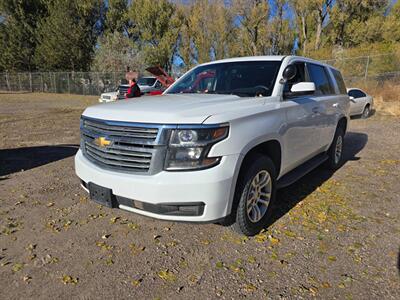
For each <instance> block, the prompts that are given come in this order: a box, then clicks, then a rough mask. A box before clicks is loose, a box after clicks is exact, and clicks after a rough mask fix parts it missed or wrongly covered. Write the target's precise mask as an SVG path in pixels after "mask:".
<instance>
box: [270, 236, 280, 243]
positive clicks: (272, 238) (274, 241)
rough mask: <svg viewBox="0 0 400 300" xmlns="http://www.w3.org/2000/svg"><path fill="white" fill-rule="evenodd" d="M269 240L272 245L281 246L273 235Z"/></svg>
mask: <svg viewBox="0 0 400 300" xmlns="http://www.w3.org/2000/svg"><path fill="white" fill-rule="evenodd" d="M268 240H269V241H270V242H271V244H272V245H277V244H279V239H277V238H275V237H273V236H272V235H269V236H268Z"/></svg>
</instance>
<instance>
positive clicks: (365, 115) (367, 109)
mask: <svg viewBox="0 0 400 300" xmlns="http://www.w3.org/2000/svg"><path fill="white" fill-rule="evenodd" d="M370 114H371V109H370V107H369V104H367V105H366V106H365V107H364V110H363V112H362V114H361V118H362V119H367V118H368V117H369V116H370Z"/></svg>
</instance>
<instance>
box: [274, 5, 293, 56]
mask: <svg viewBox="0 0 400 300" xmlns="http://www.w3.org/2000/svg"><path fill="white" fill-rule="evenodd" d="M274 5H275V10H276V13H275V15H274V16H273V17H272V19H271V20H270V22H269V23H270V24H269V27H270V28H271V29H270V30H269V38H270V43H271V46H270V49H269V53H270V54H275V55H277V54H291V53H292V52H293V47H294V38H295V32H294V30H293V29H292V28H291V24H290V21H289V18H288V16H285V14H284V12H285V11H286V8H287V7H288V3H287V1H285V0H277V1H275V3H274Z"/></svg>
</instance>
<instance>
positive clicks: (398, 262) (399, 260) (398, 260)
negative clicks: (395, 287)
mask: <svg viewBox="0 0 400 300" xmlns="http://www.w3.org/2000/svg"><path fill="white" fill-rule="evenodd" d="M397 268H398V269H399V276H400V250H399V256H398V258H397Z"/></svg>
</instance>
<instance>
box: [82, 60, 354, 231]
mask: <svg viewBox="0 0 400 300" xmlns="http://www.w3.org/2000/svg"><path fill="white" fill-rule="evenodd" d="M348 119H349V97H348V95H347V93H346V87H345V85H344V82H343V79H342V76H341V74H340V72H339V71H338V70H336V69H334V68H333V67H331V66H328V65H325V64H322V63H320V62H317V61H314V60H310V59H307V58H302V57H296V56H260V57H244V58H233V59H226V60H220V61H215V62H211V63H207V64H202V65H199V66H197V67H195V68H193V69H192V70H190V71H189V72H187V73H186V74H185V75H184V76H182V77H181V78H180V79H179V80H178V81H176V82H175V83H174V84H173V85H172V86H170V87H169V88H168V89H167V90H166V91H165V92H164V93H163V95H162V96H150V97H146V98H145V99H141V98H138V99H135V100H128V101H121V102H115V103H108V104H104V105H97V106H92V107H89V108H87V109H86V110H85V111H84V113H83V115H82V118H81V137H82V138H81V148H80V150H79V151H78V153H77V155H76V157H75V168H76V173H77V175H78V176H79V178H80V179H81V183H82V186H83V187H84V188H85V189H86V190H87V191H88V192H89V193H90V197H91V199H92V200H94V201H96V202H98V203H101V204H103V205H106V206H109V207H116V208H117V207H118V208H121V209H124V210H127V211H130V212H134V213H138V214H142V215H146V216H150V217H155V218H159V219H164V220H175V221H190V222H220V223H221V222H222V223H233V224H232V226H233V228H235V229H237V230H238V231H240V232H242V233H244V234H246V235H254V234H256V233H258V232H259V231H260V230H261V229H262V228H263V227H264V226H265V225H266V223H267V221H268V218H269V216H270V211H271V209H270V207H271V203H272V202H273V201H274V199H275V194H276V190H277V189H278V188H280V187H284V186H287V185H289V184H291V183H293V182H294V181H296V180H297V179H299V178H300V177H301V176H303V175H304V174H306V173H307V172H309V171H310V170H312V169H313V168H315V167H317V166H318V165H320V164H321V163H323V162H325V164H326V165H327V166H329V167H330V168H337V167H338V166H340V163H341V158H342V149H343V137H344V135H345V132H346V128H347V124H348Z"/></svg>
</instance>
